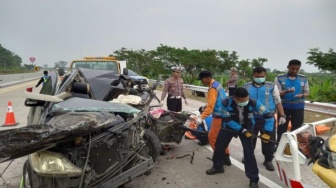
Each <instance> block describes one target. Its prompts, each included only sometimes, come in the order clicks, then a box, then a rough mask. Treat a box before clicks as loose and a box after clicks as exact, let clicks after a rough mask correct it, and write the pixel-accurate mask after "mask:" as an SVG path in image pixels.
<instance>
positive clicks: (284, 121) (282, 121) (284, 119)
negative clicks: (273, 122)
mask: <svg viewBox="0 0 336 188" xmlns="http://www.w3.org/2000/svg"><path fill="white" fill-rule="evenodd" d="M278 123H279V125H282V124H285V123H286V117H280V118H279V122H278Z"/></svg>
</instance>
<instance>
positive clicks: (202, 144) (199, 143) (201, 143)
mask: <svg viewBox="0 0 336 188" xmlns="http://www.w3.org/2000/svg"><path fill="white" fill-rule="evenodd" d="M198 145H200V146H205V145H207V143H203V142H198Z"/></svg>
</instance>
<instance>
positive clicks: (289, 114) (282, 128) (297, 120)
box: [277, 108, 304, 142]
mask: <svg viewBox="0 0 336 188" xmlns="http://www.w3.org/2000/svg"><path fill="white" fill-rule="evenodd" d="M284 112H285V115H286V123H285V124H282V125H278V129H277V142H279V141H280V138H281V136H282V134H283V133H284V132H287V128H288V122H289V121H291V123H292V131H294V130H296V129H298V128H300V127H301V126H302V124H303V118H304V108H300V109H290V108H284ZM278 117H279V116H278ZM278 119H279V118H278Z"/></svg>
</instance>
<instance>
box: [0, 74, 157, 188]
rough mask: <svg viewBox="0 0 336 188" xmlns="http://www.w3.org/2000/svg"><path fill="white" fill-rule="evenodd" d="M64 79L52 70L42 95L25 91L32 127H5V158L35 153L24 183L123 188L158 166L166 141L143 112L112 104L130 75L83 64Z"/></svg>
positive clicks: (0, 141)
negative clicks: (144, 122) (145, 125)
mask: <svg viewBox="0 0 336 188" xmlns="http://www.w3.org/2000/svg"><path fill="white" fill-rule="evenodd" d="M121 78H122V79H121ZM58 81H59V76H58V73H57V72H51V73H50V77H49V79H48V81H47V82H46V83H45V85H44V87H43V88H42V89H41V91H40V93H29V92H25V96H26V97H27V99H26V101H25V105H26V106H28V107H30V111H29V114H28V125H27V126H26V127H22V128H18V129H12V130H5V131H0V162H4V161H8V160H12V159H15V158H19V157H21V156H25V155H29V157H28V160H27V161H26V162H25V165H24V168H23V178H22V182H21V183H22V185H23V186H24V187H62V188H63V187H118V186H120V185H123V184H125V183H127V182H129V181H131V180H132V179H133V178H134V177H136V176H139V175H141V174H144V173H146V172H148V171H150V170H151V169H152V168H153V166H154V161H155V160H156V159H157V157H158V156H159V152H160V146H161V145H160V140H159V138H158V137H157V136H156V135H155V134H154V133H153V132H151V131H150V130H145V129H144V128H143V127H142V126H141V123H140V122H141V121H142V120H141V118H142V117H143V115H141V113H142V111H140V110H138V109H136V108H134V107H132V106H129V105H127V104H120V103H114V102H109V101H111V100H113V99H114V98H116V97H117V96H118V95H120V94H126V93H127V86H128V85H129V83H128V80H127V78H125V77H124V76H123V75H118V74H113V73H111V71H104V70H89V69H84V68H79V69H73V70H72V72H71V73H70V74H68V75H66V76H65V77H64V78H63V80H62V82H61V84H58Z"/></svg>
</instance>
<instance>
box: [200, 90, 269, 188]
mask: <svg viewBox="0 0 336 188" xmlns="http://www.w3.org/2000/svg"><path fill="white" fill-rule="evenodd" d="M222 104H223V110H224V111H225V117H224V119H223V120H224V123H223V128H222V129H221V130H220V131H219V133H218V136H217V141H216V147H215V151H214V154H213V158H212V159H213V166H212V168H211V169H209V170H207V171H206V174H208V175H214V174H217V173H224V168H223V166H224V153H223V150H224V149H225V148H227V146H228V145H229V143H230V142H231V140H232V138H233V137H236V138H237V137H239V139H240V141H241V144H242V146H243V153H244V159H245V163H244V166H245V174H246V176H247V177H248V178H249V179H250V184H249V186H250V187H253V188H255V187H258V181H259V169H258V166H257V161H256V158H255V155H254V151H253V140H252V131H253V126H254V124H255V118H254V114H255V113H258V114H261V115H262V116H263V118H264V119H265V125H264V128H263V130H262V134H261V136H260V138H261V139H262V140H263V141H264V142H268V141H269V139H270V137H271V132H273V127H274V115H273V114H272V112H271V111H269V110H268V109H267V108H266V107H265V106H264V105H262V104H261V103H260V102H258V101H256V100H253V99H250V98H249V93H248V91H247V90H246V89H245V88H236V90H235V91H234V94H233V96H232V97H228V98H226V99H224V100H223V101H222Z"/></svg>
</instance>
